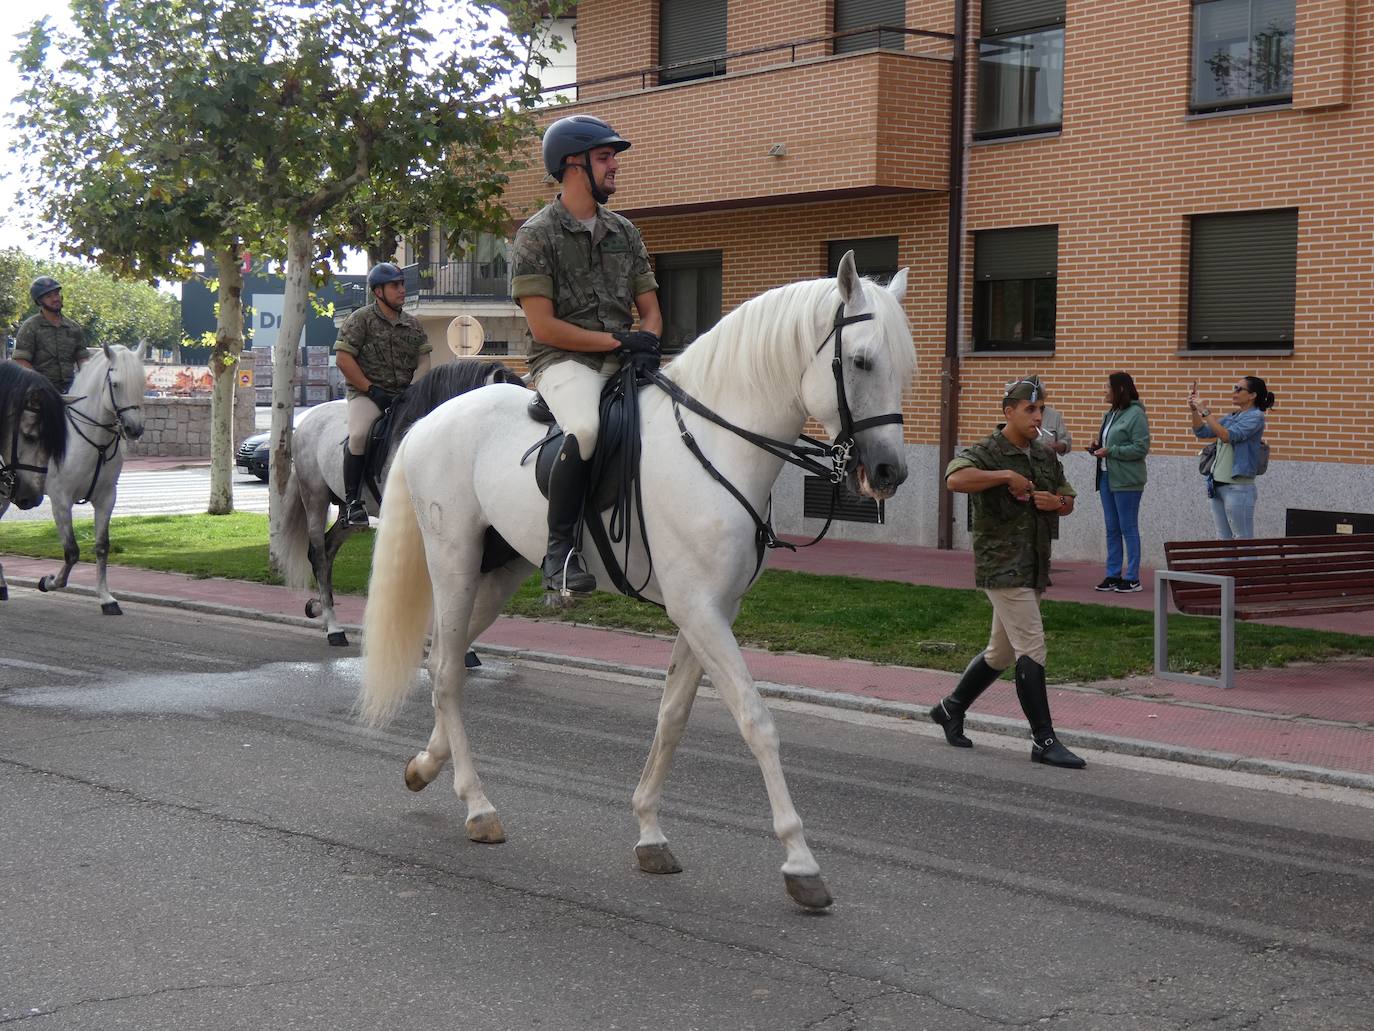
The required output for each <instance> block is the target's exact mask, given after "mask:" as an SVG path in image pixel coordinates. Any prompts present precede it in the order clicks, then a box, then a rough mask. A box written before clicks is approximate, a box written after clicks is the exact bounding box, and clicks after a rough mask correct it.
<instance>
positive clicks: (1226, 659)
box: [1155, 569, 1236, 688]
mask: <svg viewBox="0 0 1374 1031" xmlns="http://www.w3.org/2000/svg"><path fill="white" fill-rule="evenodd" d="M1170 580H1180V581H1184V582H1187V583H1195V584H1215V585H1216V586H1218V587H1220V588H1221V676H1220V677H1204V676H1199V675H1197V674H1195V673H1178V672H1175V671H1173V670H1170V669H1169V592H1168V591H1167V590H1166V589H1165V585H1166V584H1167V582H1168V581H1170ZM1155 676H1157V677H1159V679H1161V680H1175V681H1178V682H1180V683H1184V684H1206V685H1208V686H1209V687H1221V688H1232V687H1235V685H1236V579H1235V577H1232V576H1221V575H1219V574H1216V573H1183V572H1178V571H1175V570H1172V569H1156V570H1155Z"/></svg>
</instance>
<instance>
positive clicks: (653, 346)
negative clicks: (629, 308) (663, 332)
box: [611, 329, 659, 354]
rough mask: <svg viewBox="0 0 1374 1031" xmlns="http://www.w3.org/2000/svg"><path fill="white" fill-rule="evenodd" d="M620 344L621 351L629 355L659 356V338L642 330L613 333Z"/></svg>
mask: <svg viewBox="0 0 1374 1031" xmlns="http://www.w3.org/2000/svg"><path fill="white" fill-rule="evenodd" d="M611 336H613V337H615V338H616V340H617V341H618V342H619V344H620V350H622V351H624V352H626V353H627V354H658V353H659V342H658V337H657V336H655V335H654V334H653V333H649V332H646V331H645V330H642V329H636V330H630V331H621V332H619V333H612V334H611Z"/></svg>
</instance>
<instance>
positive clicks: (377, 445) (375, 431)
mask: <svg viewBox="0 0 1374 1031" xmlns="http://www.w3.org/2000/svg"><path fill="white" fill-rule="evenodd" d="M395 410H396V406H395V405H392V406H391V407H390V408H388V409H387V410H386V411H385V412H383V413H382V414H381V415H379V416H377V418H376V419H375V420H373V423H372V426H371V427H370V428H369V429H368V431H367V446H366V448H365V449H364V450H363V487H364V488H365V489H366V490H369V491H371V492H372V496H373V497H374V498H376V499H377V503H378V504H381V501H382V486H381V483H382V470H383V469H384V468H385V467H386V456H387V455H389V454H390V453H391V422H392V419H391V413H392V412H394V411H395ZM343 449H344V453H345V454H347V453H348V437H347V435H345V436H344V439H343ZM334 500H335V501H336V502H338V503H342V502H343V499H342V498H335V499H334Z"/></svg>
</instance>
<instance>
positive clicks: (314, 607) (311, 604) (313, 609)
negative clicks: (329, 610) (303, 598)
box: [305, 598, 324, 619]
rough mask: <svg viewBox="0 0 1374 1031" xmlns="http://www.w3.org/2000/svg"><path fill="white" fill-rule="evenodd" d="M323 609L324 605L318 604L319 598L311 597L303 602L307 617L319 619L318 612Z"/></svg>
mask: <svg viewBox="0 0 1374 1031" xmlns="http://www.w3.org/2000/svg"><path fill="white" fill-rule="evenodd" d="M323 611H324V606H323V605H321V604H320V599H319V598H311V599H310V600H309V601H308V602H306V603H305V616H306V618H307V619H319V618H320V613H321V612H323Z"/></svg>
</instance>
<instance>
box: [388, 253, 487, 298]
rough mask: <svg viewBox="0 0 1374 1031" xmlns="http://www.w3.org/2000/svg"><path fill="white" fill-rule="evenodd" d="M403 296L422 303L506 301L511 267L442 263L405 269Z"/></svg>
mask: <svg viewBox="0 0 1374 1031" xmlns="http://www.w3.org/2000/svg"><path fill="white" fill-rule="evenodd" d="M402 271H403V272H404V273H405V277H406V293H408V294H410V295H412V296H414V297H419V298H423V299H425V300H433V301H441V300H484V301H491V300H502V301H504V300H509V299H510V264H509V263H508V262H507V261H506V259H505V258H496V259H494V260H492V261H443V262H428V263H419V264H414V265H407V266H406V267H405V268H404V269H402Z"/></svg>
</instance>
